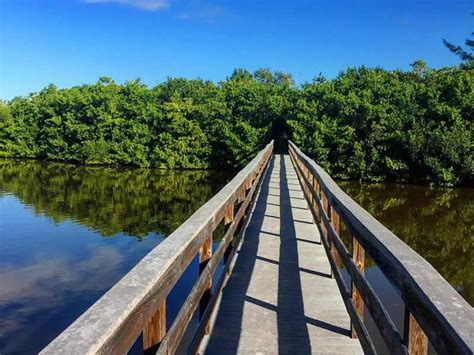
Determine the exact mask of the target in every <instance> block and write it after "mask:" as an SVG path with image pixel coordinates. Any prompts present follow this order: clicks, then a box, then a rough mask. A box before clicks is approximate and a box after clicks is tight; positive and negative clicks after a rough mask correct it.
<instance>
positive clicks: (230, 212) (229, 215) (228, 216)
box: [224, 204, 234, 225]
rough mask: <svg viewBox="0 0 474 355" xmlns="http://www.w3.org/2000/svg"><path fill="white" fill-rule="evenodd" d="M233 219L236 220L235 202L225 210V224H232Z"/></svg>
mask: <svg viewBox="0 0 474 355" xmlns="http://www.w3.org/2000/svg"><path fill="white" fill-rule="evenodd" d="M233 220H234V204H232V205H231V206H229V208H227V210H226V211H225V215H224V224H225V225H227V224H230V223H232V221H233Z"/></svg>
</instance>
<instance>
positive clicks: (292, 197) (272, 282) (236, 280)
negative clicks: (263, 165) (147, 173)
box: [201, 155, 360, 354]
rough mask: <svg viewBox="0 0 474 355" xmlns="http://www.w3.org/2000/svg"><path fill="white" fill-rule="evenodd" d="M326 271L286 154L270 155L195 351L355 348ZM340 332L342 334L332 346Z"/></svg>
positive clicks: (301, 351)
mask: <svg viewBox="0 0 474 355" xmlns="http://www.w3.org/2000/svg"><path fill="white" fill-rule="evenodd" d="M328 272H329V264H328V262H327V258H326V256H325V253H324V250H323V247H322V246H321V245H320V240H319V233H318V231H317V227H316V226H315V225H314V223H313V220H312V216H311V214H310V212H309V210H308V208H307V204H306V200H305V199H304V197H303V194H302V191H301V188H300V185H299V183H298V179H297V176H296V172H295V171H294V168H293V166H292V164H291V161H290V159H289V157H288V156H287V155H277V156H275V157H274V158H272V160H271V162H270V165H269V168H268V171H267V173H266V175H265V178H264V180H263V182H262V186H261V189H260V192H259V195H258V196H257V201H256V204H255V208H254V210H253V212H252V215H251V220H250V223H249V225H248V227H247V230H246V232H245V239H244V242H243V244H242V247H241V250H240V252H239V255H238V259H237V262H236V265H235V267H234V269H233V273H232V276H231V277H230V279H229V281H228V283H227V285H226V286H225V288H224V290H223V295H222V299H221V302H220V304H219V305H218V307H217V317H216V319H215V323H214V327H213V330H212V332H211V334H210V336H208V337H205V339H204V340H203V344H202V347H201V351H202V352H205V353H207V354H237V353H243V354H251V353H257V352H259V353H280V354H295V353H299V354H309V353H314V352H315V349H317V348H319V346H316V347H315V345H319V344H321V345H322V346H324V348H325V349H327V350H329V351H334V350H338V349H341V350H342V351H343V352H346V351H350V352H351V353H357V352H360V351H359V350H360V345H359V344H358V342H357V341H356V342H354V341H352V340H351V339H350V338H349V337H348V335H349V329H348V325H349V323H348V316H347V313H345V309H344V306H343V303H342V298H341V297H340V295H339V293H338V290H337V286H336V285H335V282H334V280H332V279H331V278H330V275H329V273H328ZM334 300H336V302H334ZM322 312H324V315H323V313H322ZM328 319H329V320H330V321H328ZM333 320H334V322H333ZM322 338H326V340H324V341H320V339H322ZM328 339H329V340H328ZM342 339H343V340H347V341H343V342H342V348H340V346H339V347H338V348H337V349H335V348H334V346H336V345H340V344H341V340H342ZM316 343H318V344H316ZM349 345H350V348H347V347H346V346H349ZM353 345H355V346H353ZM320 350H321V349H320ZM335 352H338V351H335Z"/></svg>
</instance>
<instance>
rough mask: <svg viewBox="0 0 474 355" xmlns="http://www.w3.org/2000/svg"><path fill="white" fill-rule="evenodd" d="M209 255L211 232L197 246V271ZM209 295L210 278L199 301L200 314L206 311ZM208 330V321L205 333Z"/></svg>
mask: <svg viewBox="0 0 474 355" xmlns="http://www.w3.org/2000/svg"><path fill="white" fill-rule="evenodd" d="M211 256H212V234H211V235H210V236H209V238H207V239H206V241H205V242H204V244H203V245H202V246H201V247H200V248H199V273H202V271H203V270H204V268H205V267H206V265H207V263H208V262H209V259H211ZM211 296H212V279H210V280H209V283H208V284H207V285H206V290H205V291H204V294H203V295H202V298H201V301H200V303H199V308H200V314H201V316H202V315H203V314H204V312H205V311H206V307H207V305H208V304H209V301H210V299H211ZM210 330H211V328H210V324H209V323H208V324H207V325H206V330H205V334H206V335H207V334H209V333H210Z"/></svg>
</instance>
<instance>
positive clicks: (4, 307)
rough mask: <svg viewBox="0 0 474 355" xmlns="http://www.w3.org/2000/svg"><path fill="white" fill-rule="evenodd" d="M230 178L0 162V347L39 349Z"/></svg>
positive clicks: (174, 299) (3, 350) (178, 294)
mask: <svg viewBox="0 0 474 355" xmlns="http://www.w3.org/2000/svg"><path fill="white" fill-rule="evenodd" d="M230 178H231V174H229V173H223V172H206V171H182V172H169V171H161V170H147V169H113V168H100V167H83V166H75V165H69V164H61V163H44V162H35V161H13V160H0V354H2V355H5V354H13V353H21V354H23V353H37V352H38V351H39V350H41V349H42V348H43V347H44V346H46V345H47V344H48V343H49V342H50V341H51V340H52V339H54V338H55V337H56V336H57V335H58V334H59V333H60V332H61V331H62V330H64V329H65V328H66V327H67V326H68V325H69V324H71V323H72V322H73V321H74V320H75V319H76V318H77V317H78V316H79V315H80V314H82V313H83V312H84V311H85V310H86V309H87V308H88V307H90V306H91V305H92V304H93V303H94V302H95V301H96V300H97V299H98V298H99V297H100V296H101V295H103V294H104V293H105V292H106V291H107V290H108V289H110V288H111V287H112V286H113V285H114V284H115V283H116V282H117V281H118V280H120V278H121V277H122V276H124V275H125V274H126V273H127V272H128V271H129V270H130V269H131V268H132V267H133V266H134V265H135V264H136V263H137V262H138V261H139V260H140V259H142V258H143V257H144V256H145V255H146V254H147V253H148V252H149V251H150V250H151V249H153V248H154V247H155V246H156V245H157V244H159V243H160V242H161V241H162V240H163V239H164V238H165V237H166V236H167V235H169V234H170V233H171V232H172V231H173V230H175V229H176V228H177V227H178V226H179V225H180V224H181V223H183V222H184V221H185V220H186V218H187V217H189V216H190V215H191V214H192V213H193V212H194V211H195V210H197V209H198V208H199V207H200V206H201V205H202V204H203V203H204V202H206V201H207V200H209V199H210V198H211V197H212V196H213V195H214V194H215V193H216V192H217V191H218V190H219V189H220V188H221V187H223V186H224V185H225V184H226V183H227V182H228V181H229V180H230ZM195 266H196V267H195V269H196V270H195V272H193V271H194V268H192V267H190V270H189V271H188V272H187V273H185V275H184V276H183V278H182V279H181V280H180V282H179V284H178V285H176V287H175V289H174V290H173V291H172V294H171V295H170V298H169V299H168V307H167V309H168V312H169V314H168V316H169V317H171V318H172V317H174V316H175V315H176V313H177V310H178V309H179V307H180V305H181V303H182V302H183V301H184V299H185V298H186V296H187V293H188V292H189V289H190V288H191V287H192V285H193V284H194V281H195V279H196V278H197V275H198V272H197V269H198V268H197V265H195Z"/></svg>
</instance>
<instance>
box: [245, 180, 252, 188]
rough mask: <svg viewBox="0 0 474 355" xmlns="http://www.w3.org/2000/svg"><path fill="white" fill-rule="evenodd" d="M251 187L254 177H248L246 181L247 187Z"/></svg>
mask: <svg viewBox="0 0 474 355" xmlns="http://www.w3.org/2000/svg"><path fill="white" fill-rule="evenodd" d="M251 188H252V179H251V178H247V180H246V181H245V189H246V190H250V189H251Z"/></svg>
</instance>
